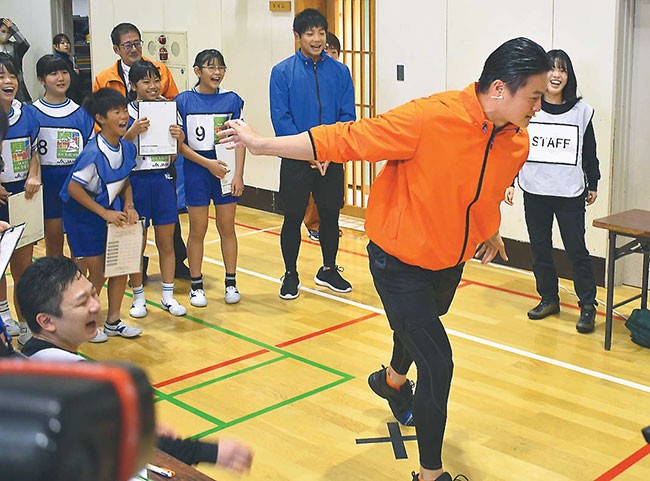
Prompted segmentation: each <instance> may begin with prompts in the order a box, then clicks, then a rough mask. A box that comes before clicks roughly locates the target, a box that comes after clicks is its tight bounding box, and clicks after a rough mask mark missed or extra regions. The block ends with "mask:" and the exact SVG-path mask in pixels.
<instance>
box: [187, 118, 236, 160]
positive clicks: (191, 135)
mask: <svg viewBox="0 0 650 481" xmlns="http://www.w3.org/2000/svg"><path fill="white" fill-rule="evenodd" d="M230 117H231V114H229V113H228V114H190V115H188V116H187V145H189V146H190V147H191V148H192V149H194V150H197V151H213V150H214V145H215V143H217V142H218V138H217V132H218V131H219V130H220V129H221V128H222V127H223V124H224V122H226V120H228V119H230Z"/></svg>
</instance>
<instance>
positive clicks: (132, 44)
mask: <svg viewBox="0 0 650 481" xmlns="http://www.w3.org/2000/svg"><path fill="white" fill-rule="evenodd" d="M143 43H144V42H143V41H142V40H136V41H135V42H125V43H121V44H120V45H119V46H120V47H122V48H123V49H124V50H126V51H129V50H131V49H134V48H135V49H137V50H140V49H141V48H142V44H143Z"/></svg>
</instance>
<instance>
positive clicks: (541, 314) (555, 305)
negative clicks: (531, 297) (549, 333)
mask: <svg viewBox="0 0 650 481" xmlns="http://www.w3.org/2000/svg"><path fill="white" fill-rule="evenodd" d="M558 312H560V303H559V302H553V301H547V300H546V299H542V300H541V302H540V303H539V304H537V305H536V306H535V307H533V308H532V309H531V310H530V311H528V318H529V319H534V320H536V321H538V320H540V319H544V318H545V317H548V316H550V315H552V314H557V313H558Z"/></svg>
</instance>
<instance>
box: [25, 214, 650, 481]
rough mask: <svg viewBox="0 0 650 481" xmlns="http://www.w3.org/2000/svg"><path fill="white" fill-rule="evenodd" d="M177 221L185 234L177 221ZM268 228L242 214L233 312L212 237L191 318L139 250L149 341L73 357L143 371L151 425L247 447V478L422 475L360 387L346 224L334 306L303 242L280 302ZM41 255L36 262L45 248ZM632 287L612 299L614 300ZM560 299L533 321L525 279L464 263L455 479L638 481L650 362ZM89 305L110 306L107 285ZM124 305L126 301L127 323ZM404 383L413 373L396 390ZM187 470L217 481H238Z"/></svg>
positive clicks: (357, 241)
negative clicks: (298, 287) (583, 322)
mask: <svg viewBox="0 0 650 481" xmlns="http://www.w3.org/2000/svg"><path fill="white" fill-rule="evenodd" d="M182 222H183V233H184V235H187V232H188V227H187V216H182ZM281 223H282V218H281V217H280V216H277V215H273V214H268V213H265V212H260V211H256V210H253V209H248V208H244V207H239V208H238V212H237V234H238V237H239V268H238V274H237V283H238V287H239V290H240V292H241V294H242V301H241V302H240V303H239V304H236V305H226V304H225V303H224V302H223V278H224V271H223V266H222V264H221V261H220V259H221V252H220V249H219V245H218V236H217V234H216V229H215V228H214V225H212V226H211V227H210V229H209V232H208V236H207V238H206V244H207V245H206V250H205V255H206V257H205V259H204V271H203V272H204V278H205V287H206V293H207V295H208V298H209V304H208V307H207V308H203V309H201V308H194V307H191V306H190V305H189V301H188V297H187V293H188V290H189V283H188V282H187V281H177V282H176V291H177V298H178V299H179V300H180V301H181V303H183V304H184V305H186V306H187V307H188V314H187V315H186V316H185V317H184V318H174V317H171V316H169V315H168V314H167V313H166V312H164V311H162V310H161V309H160V307H159V302H160V275H159V274H158V264H157V253H156V250H155V247H154V246H153V243H152V242H151V241H152V240H153V239H152V238H150V242H149V244H150V245H149V246H148V247H147V252H148V255H149V256H150V259H151V262H150V264H149V276H150V277H149V283H148V285H147V286H146V287H145V291H146V293H147V298H148V302H149V306H148V308H149V314H148V316H147V317H146V318H144V319H142V320H139V321H137V322H134V324H136V325H139V326H141V327H143V329H144V334H143V335H142V336H141V337H140V338H139V339H136V340H127V339H121V338H120V339H116V338H111V339H110V340H109V341H108V342H107V343H105V344H99V345H91V344H88V345H86V346H84V348H83V349H82V353H83V354H84V355H86V356H89V357H90V358H93V359H97V360H116V359H117V360H120V361H129V362H133V363H135V364H138V365H140V366H142V367H143V368H144V369H145V370H146V371H147V373H148V375H149V376H150V380H151V383H152V384H153V386H154V388H155V395H156V406H157V413H158V415H159V418H160V420H161V421H162V422H164V423H166V424H170V425H172V426H174V427H175V428H176V429H177V431H178V432H179V434H182V435H184V436H195V437H199V438H205V439H218V438H219V437H221V436H223V437H234V438H238V439H240V440H242V441H245V442H247V443H248V444H250V445H251V446H252V447H253V448H254V450H255V460H254V463H253V469H252V471H251V473H250V475H249V476H247V478H248V479H260V480H262V479H264V480H274V481H276V480H277V481H283V480H287V481H288V480H292V481H295V480H301V481H311V480H314V481H316V480H327V481H352V480H356V479H358V480H364V481H365V480H368V481H371V480H372V481H380V480H382V481H410V479H411V477H410V472H411V471H412V470H415V471H417V468H418V456H417V446H416V442H415V441H414V440H413V436H414V434H415V430H414V429H413V428H408V427H403V426H397V425H396V424H395V420H394V419H393V418H392V416H391V414H390V411H389V409H388V405H387V403H386V402H385V401H384V400H383V399H380V398H378V397H377V396H375V395H374V394H373V393H372V392H371V391H370V389H369V388H368V385H367V381H366V379H367V376H368V374H369V373H371V372H372V371H375V370H377V369H379V368H380V365H381V364H382V363H383V364H386V363H387V362H388V361H389V359H390V348H391V331H390V329H389V327H388V324H387V322H386V319H385V317H384V315H383V311H382V309H381V303H380V302H379V299H378V297H377V295H376V293H375V290H374V288H373V285H372V280H371V277H370V274H369V272H368V267H367V255H366V251H365V246H366V243H367V238H366V237H365V235H364V234H363V233H362V232H359V231H355V230H350V229H344V236H343V237H342V238H341V244H340V249H339V255H338V263H339V264H340V265H342V266H343V267H344V268H345V273H344V276H345V277H346V278H347V279H348V280H349V281H350V282H351V283H352V285H353V291H352V292H351V293H350V294H347V295H346V294H335V293H333V292H331V291H327V290H326V289H324V288H320V287H317V286H316V285H315V283H314V282H313V275H314V274H315V273H316V271H317V269H318V267H319V266H320V264H321V260H320V259H321V258H320V248H319V245H318V243H315V242H312V241H309V240H308V239H307V237H306V235H303V242H302V246H301V252H300V257H299V264H298V267H299V272H300V276H301V282H302V286H303V287H302V291H301V295H300V297H299V298H298V299H296V300H293V301H284V300H282V299H280V298H279V297H278V291H279V288H280V280H279V278H280V276H281V275H282V274H283V270H284V269H283V265H282V260H281V254H280V248H279V232H280V225H281ZM303 232H304V230H303ZM150 235H152V232H150ZM36 255H43V251H42V249H41V248H40V246H39V248H37V250H36ZM562 284H563V285H564V286H566V287H567V288H568V289H572V284H571V283H570V282H568V281H563V282H562ZM631 292H634V290H633V289H631V288H626V287H622V288H619V289H618V290H617V292H616V295H617V297H619V298H623V297H625V296H628V295H630V293H631ZM561 296H562V312H561V314H559V315H557V316H552V317H550V318H547V319H544V320H541V321H530V320H528V319H527V317H526V311H527V310H528V309H530V308H531V307H532V306H534V305H535V304H536V303H537V296H536V293H535V290H534V279H533V277H532V275H531V274H530V273H527V272H519V271H513V270H507V269H503V268H498V267H491V266H481V265H479V264H478V263H475V262H470V263H469V264H468V266H467V267H466V269H465V275H464V279H463V282H462V283H461V285H460V288H459V289H458V292H457V295H456V298H455V300H454V303H453V305H452V308H451V311H450V312H449V314H447V315H446V316H445V317H444V318H443V322H444V324H445V326H446V327H447V330H448V333H449V336H450V339H451V342H452V346H453V349H454V362H455V373H454V381H453V385H452V391H451V399H450V409H449V420H448V423H447V434H446V439H445V445H444V453H443V456H444V461H445V468H446V470H448V471H450V472H451V473H452V474H457V473H464V474H465V475H467V476H468V478H469V479H470V480H471V481H489V480H493V481H515V480H516V481H520V480H527V481H533V480H540V481H541V480H554V481H576V480H589V481H595V480H597V481H609V480H613V479H616V480H617V481H618V480H621V481H623V480H625V481H637V480H638V481H647V480H648V479H650V457H646V455H647V454H649V453H650V449H649V447H648V446H646V445H645V442H644V440H643V438H642V436H641V432H640V430H641V428H643V427H645V426H646V425H648V424H650V409H649V408H648V407H649V406H650V380H649V379H648V378H649V373H650V350H646V349H643V348H641V347H638V346H636V345H635V344H633V343H632V342H631V341H630V340H629V335H628V331H627V330H626V329H625V327H624V326H623V322H622V320H621V319H620V318H618V319H617V320H616V321H615V325H614V339H613V345H612V350H611V351H610V352H606V351H604V350H603V335H604V334H603V333H604V307H603V306H602V305H601V306H600V307H599V309H598V317H597V329H596V332H595V333H594V334H591V335H580V334H577V333H576V331H575V328H574V325H575V322H576V320H577V316H578V314H579V311H578V308H577V307H576V299H575V297H573V296H572V295H571V294H569V293H567V292H562V293H561ZM101 298H102V303H103V305H105V302H106V295H105V290H104V291H103V292H102V296H101ZM599 299H601V300H603V299H605V292H604V291H603V290H599ZM129 306H130V298H129V297H125V300H124V304H123V312H124V315H123V318H128V309H129ZM631 309H632V307H627V306H626V307H625V308H622V313H623V314H625V315H627V314H628V313H629V312H630V310H631ZM415 376H416V372H415V367H413V368H412V370H411V373H410V376H409V377H410V378H415ZM200 469H201V470H202V471H204V472H206V473H207V474H209V475H210V476H212V477H214V478H215V479H219V480H221V481H229V480H233V479H236V478H234V477H232V476H231V475H229V474H228V473H225V472H223V471H220V470H218V469H215V468H214V467H210V466H201V467H200Z"/></svg>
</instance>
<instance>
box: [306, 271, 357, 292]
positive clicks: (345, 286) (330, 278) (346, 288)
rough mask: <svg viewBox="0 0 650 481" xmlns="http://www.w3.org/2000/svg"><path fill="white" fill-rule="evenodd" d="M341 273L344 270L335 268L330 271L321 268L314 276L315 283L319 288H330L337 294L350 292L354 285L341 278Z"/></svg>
mask: <svg viewBox="0 0 650 481" xmlns="http://www.w3.org/2000/svg"><path fill="white" fill-rule="evenodd" d="M339 272H343V268H342V267H339V266H334V267H331V268H329V269H327V270H326V269H325V268H324V267H321V268H320V269H318V272H317V273H316V275H315V276H314V282H315V283H316V284H318V285H319V286H323V287H329V288H330V289H332V290H333V291H335V292H350V291H351V290H352V284H350V283H349V282H348V281H346V280H345V279H343V277H341V274H339Z"/></svg>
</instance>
